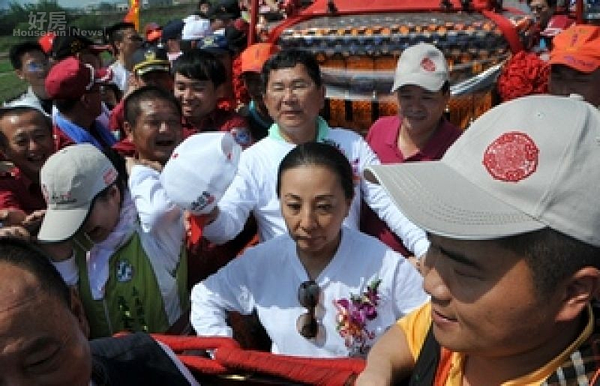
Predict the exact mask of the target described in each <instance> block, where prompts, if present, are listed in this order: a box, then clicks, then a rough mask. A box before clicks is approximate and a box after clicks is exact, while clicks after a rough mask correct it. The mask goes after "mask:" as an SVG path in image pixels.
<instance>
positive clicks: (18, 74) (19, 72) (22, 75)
mask: <svg viewBox="0 0 600 386" xmlns="http://www.w3.org/2000/svg"><path fill="white" fill-rule="evenodd" d="M15 75H16V76H17V77H18V78H19V79H21V80H25V74H23V70H22V69H19V70H15Z"/></svg>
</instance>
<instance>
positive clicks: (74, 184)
mask: <svg viewBox="0 0 600 386" xmlns="http://www.w3.org/2000/svg"><path fill="white" fill-rule="evenodd" d="M117 177H118V173H117V170H116V169H115V168H114V166H113V164H112V163H111V162H110V160H109V159H108V158H106V156H105V155H104V154H102V152H101V151H100V150H98V149H97V148H96V147H95V146H93V145H90V144H87V143H86V144H78V145H72V146H67V147H65V148H63V149H61V150H59V151H57V152H56V153H54V154H53V155H51V156H50V157H49V158H48V160H47V161H46V162H45V163H44V166H42V170H41V171H40V184H41V186H42V192H43V194H44V198H45V199H46V203H47V205H48V208H47V209H46V214H45V215H44V220H43V221H42V226H41V228H40V231H39V233H38V236H37V238H38V240H40V241H43V242H59V241H64V240H67V239H69V238H71V237H72V236H73V235H74V234H75V233H76V232H77V230H78V229H79V228H80V227H81V225H83V222H84V221H85V219H86V217H87V215H88V212H89V211H90V208H91V205H92V202H93V200H94V198H95V197H96V196H97V195H98V193H100V192H102V191H103V190H104V189H106V188H107V187H108V186H110V185H111V184H112V183H113V182H115V181H116V179H117Z"/></svg>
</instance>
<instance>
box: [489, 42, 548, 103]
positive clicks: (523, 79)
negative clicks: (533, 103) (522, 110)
mask: <svg viewBox="0 0 600 386" xmlns="http://www.w3.org/2000/svg"><path fill="white" fill-rule="evenodd" d="M549 77H550V66H549V65H548V64H547V63H546V62H544V61H543V60H541V59H540V58H539V57H538V56H537V55H536V54H534V53H532V52H526V51H521V52H519V53H518V54H516V55H515V56H513V57H512V58H511V59H509V60H508V61H507V62H506V64H505V65H504V69H503V70H502V73H501V74H500V76H499V77H498V82H497V85H496V87H497V89H498V93H499V94H500V98H501V99H502V101H503V102H506V101H509V100H511V99H515V98H519V97H522V96H526V95H532V94H545V93H547V92H548V79H549Z"/></svg>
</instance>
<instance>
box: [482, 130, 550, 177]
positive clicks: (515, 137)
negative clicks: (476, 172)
mask: <svg viewBox="0 0 600 386" xmlns="http://www.w3.org/2000/svg"><path fill="white" fill-rule="evenodd" d="M539 153H540V150H539V149H538V147H537V146H536V145H535V142H533V140H532V139H531V137H529V136H528V135H527V134H525V133H520V132H517V131H512V132H509V133H504V134H502V135H501V136H500V137H498V138H497V139H496V140H495V141H494V142H492V143H491V144H490V145H489V146H488V147H487V149H485V152H484V153H483V165H484V166H485V168H486V169H487V171H488V172H489V173H490V174H491V175H492V177H494V178H495V179H497V180H502V181H508V182H518V181H521V180H522V179H524V178H527V177H529V176H530V175H531V174H533V172H535V169H536V168H537V165H538V155H539Z"/></svg>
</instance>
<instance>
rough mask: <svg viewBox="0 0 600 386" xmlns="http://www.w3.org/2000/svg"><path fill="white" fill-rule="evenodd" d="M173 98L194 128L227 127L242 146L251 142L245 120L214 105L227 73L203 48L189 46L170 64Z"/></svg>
mask: <svg viewBox="0 0 600 386" xmlns="http://www.w3.org/2000/svg"><path fill="white" fill-rule="evenodd" d="M173 73H174V74H175V91H174V93H175V98H177V100H179V102H180V103H181V108H182V111H183V117H184V119H185V124H186V125H188V127H189V128H190V129H191V130H193V131H195V132H205V131H229V132H231V133H232V134H233V136H234V138H235V140H236V141H237V142H238V143H239V144H240V146H242V147H248V146H250V145H251V144H252V136H251V134H250V130H249V129H248V124H247V122H246V120H245V119H244V118H243V117H242V116H241V115H239V114H237V113H236V112H233V111H228V110H224V109H221V108H219V107H218V106H217V102H218V100H219V95H221V92H222V89H223V87H224V86H225V82H226V80H227V74H226V70H225V67H224V66H223V63H221V61H220V60H219V59H218V58H217V57H216V56H215V55H214V54H212V53H210V52H208V51H205V50H191V51H188V52H186V53H184V54H183V55H181V56H180V57H179V58H177V60H176V61H175V63H174V64H173Z"/></svg>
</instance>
